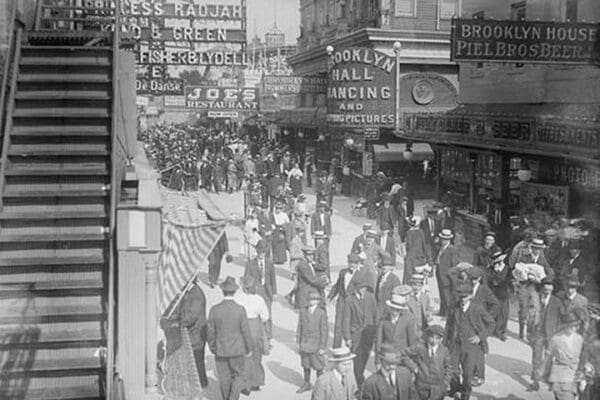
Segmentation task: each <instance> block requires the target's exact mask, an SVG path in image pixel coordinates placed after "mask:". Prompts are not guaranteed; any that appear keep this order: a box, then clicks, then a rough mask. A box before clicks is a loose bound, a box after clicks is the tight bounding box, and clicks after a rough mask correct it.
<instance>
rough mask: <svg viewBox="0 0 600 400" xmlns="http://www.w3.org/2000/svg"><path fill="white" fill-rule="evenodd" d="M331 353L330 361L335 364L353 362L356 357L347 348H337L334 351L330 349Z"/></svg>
mask: <svg viewBox="0 0 600 400" xmlns="http://www.w3.org/2000/svg"><path fill="white" fill-rule="evenodd" d="M329 353H330V356H329V361H330V362H334V363H335V362H342V361H348V360H352V359H353V358H354V357H356V354H352V352H351V351H350V349H349V348H347V347H336V348H334V349H330V350H329Z"/></svg>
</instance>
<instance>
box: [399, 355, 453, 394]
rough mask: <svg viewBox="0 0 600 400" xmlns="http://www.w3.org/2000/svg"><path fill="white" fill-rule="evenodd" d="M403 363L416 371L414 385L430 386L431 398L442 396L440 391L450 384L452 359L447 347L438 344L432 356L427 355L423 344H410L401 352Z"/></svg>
mask: <svg viewBox="0 0 600 400" xmlns="http://www.w3.org/2000/svg"><path fill="white" fill-rule="evenodd" d="M403 356H404V357H403V364H404V365H406V366H407V367H408V368H409V369H410V370H411V371H417V373H416V379H415V387H416V389H417V391H418V390H419V388H428V387H429V388H431V390H432V392H434V393H431V397H430V398H432V399H438V398H442V397H443V396H440V395H441V394H442V393H445V392H446V389H447V388H448V387H449V386H450V379H451V378H452V373H453V370H452V360H451V358H450V352H449V351H448V349H447V348H446V347H445V346H444V345H442V344H440V345H439V347H438V348H437V351H436V352H435V353H434V355H433V357H431V356H430V355H429V348H428V347H427V346H426V345H424V344H418V345H416V346H411V347H409V348H408V349H406V350H404V352H403Z"/></svg>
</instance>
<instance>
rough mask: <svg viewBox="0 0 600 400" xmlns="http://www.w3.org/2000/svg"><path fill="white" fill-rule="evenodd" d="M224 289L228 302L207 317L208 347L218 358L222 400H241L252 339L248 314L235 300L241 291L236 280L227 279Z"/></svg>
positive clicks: (217, 305) (217, 365) (214, 307)
mask: <svg viewBox="0 0 600 400" xmlns="http://www.w3.org/2000/svg"><path fill="white" fill-rule="evenodd" d="M221 289H222V290H223V296H224V297H225V298H224V299H223V301H221V302H220V303H219V304H216V305H214V306H213V307H212V308H211V309H210V312H209V314H208V326H207V338H208V347H209V349H210V351H211V352H212V353H213V354H214V355H215V363H216V370H217V377H218V378H219V385H220V387H221V398H222V399H224V400H238V399H239V397H240V392H241V390H242V389H243V387H244V379H243V375H242V372H243V369H244V363H245V361H246V360H245V357H248V356H250V354H251V351H252V336H251V334H250V328H249V327H248V317H247V315H246V310H245V309H244V307H242V306H241V305H239V304H238V303H237V302H236V301H235V300H234V299H233V295H234V294H235V292H236V291H237V290H238V285H237V283H235V279H234V278H233V277H231V276H228V277H227V279H225V281H223V283H222V284H221Z"/></svg>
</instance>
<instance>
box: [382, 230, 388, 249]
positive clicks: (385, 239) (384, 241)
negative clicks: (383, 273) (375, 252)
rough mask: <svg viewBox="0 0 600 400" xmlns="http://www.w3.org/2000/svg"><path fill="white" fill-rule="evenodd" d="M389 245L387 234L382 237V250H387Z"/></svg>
mask: <svg viewBox="0 0 600 400" xmlns="http://www.w3.org/2000/svg"><path fill="white" fill-rule="evenodd" d="M386 244H387V234H385V233H384V234H383V235H381V248H382V249H383V250H385V245H386Z"/></svg>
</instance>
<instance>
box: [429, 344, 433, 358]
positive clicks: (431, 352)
mask: <svg viewBox="0 0 600 400" xmlns="http://www.w3.org/2000/svg"><path fill="white" fill-rule="evenodd" d="M429 357H431V358H433V347H431V348H429Z"/></svg>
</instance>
